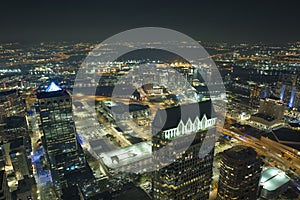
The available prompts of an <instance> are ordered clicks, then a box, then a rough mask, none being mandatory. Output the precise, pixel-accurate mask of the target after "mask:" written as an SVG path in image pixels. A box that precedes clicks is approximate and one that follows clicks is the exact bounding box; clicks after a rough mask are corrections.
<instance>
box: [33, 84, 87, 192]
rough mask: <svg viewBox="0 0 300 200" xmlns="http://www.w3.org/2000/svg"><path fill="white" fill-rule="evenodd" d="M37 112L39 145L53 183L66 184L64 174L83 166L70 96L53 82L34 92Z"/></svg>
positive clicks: (83, 161) (57, 184)
mask: <svg viewBox="0 0 300 200" xmlns="http://www.w3.org/2000/svg"><path fill="white" fill-rule="evenodd" d="M37 97H38V106H37V111H38V113H39V115H40V120H41V129H42V130H43V134H44V137H43V144H44V147H45V150H46V153H47V157H48V159H49V162H50V165H51V173H52V178H53V180H54V181H55V185H56V186H60V187H63V186H64V185H65V184H66V179H65V176H67V175H68V174H70V173H71V172H73V171H76V170H79V169H82V168H84V167H85V159H84V156H81V154H80V153H79V145H78V144H77V140H76V131H75V125H74V122H73V119H72V103H71V97H70V95H69V94H68V92H67V91H65V90H62V89H61V88H59V87H58V86H57V85H55V84H54V83H51V85H50V86H49V87H48V88H47V89H46V91H45V92H41V93H38V95H37Z"/></svg>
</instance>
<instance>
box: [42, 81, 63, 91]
mask: <svg viewBox="0 0 300 200" xmlns="http://www.w3.org/2000/svg"><path fill="white" fill-rule="evenodd" d="M61 90H62V89H61V87H59V86H58V85H56V84H55V83H54V82H51V84H50V85H49V86H48V87H47V89H46V90H45V91H46V92H56V91H61Z"/></svg>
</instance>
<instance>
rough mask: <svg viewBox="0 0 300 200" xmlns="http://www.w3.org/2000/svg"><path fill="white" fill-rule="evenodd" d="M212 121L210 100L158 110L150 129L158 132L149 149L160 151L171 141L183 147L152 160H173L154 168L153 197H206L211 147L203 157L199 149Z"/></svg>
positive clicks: (208, 183)
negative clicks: (177, 151)
mask: <svg viewBox="0 0 300 200" xmlns="http://www.w3.org/2000/svg"><path fill="white" fill-rule="evenodd" d="M196 105H197V106H196ZM181 111H184V112H183V113H181ZM165 117H166V118H165ZM164 118H165V119H164ZM215 123H216V118H214V117H212V113H211V102H210V101H206V102H200V103H195V104H188V105H182V106H180V107H172V108H167V109H165V110H158V112H157V114H156V117H155V119H154V122H153V129H154V130H153V131H154V132H155V131H157V134H156V135H155V136H153V140H152V143H153V147H152V150H153V151H160V150H162V148H164V147H166V145H170V143H172V146H173V147H175V146H176V147H175V148H177V149H180V148H185V150H184V151H179V153H178V154H177V155H174V151H172V150H171V151H170V152H169V153H167V154H163V156H159V154H157V156H155V159H154V160H155V162H157V163H160V164H163V163H164V162H165V159H169V158H170V159H173V158H174V160H173V161H172V163H171V164H169V165H167V166H164V167H163V168H161V169H157V170H156V171H154V172H153V199H160V200H163V199H168V200H171V199H173V200H175V199H178V200H179V199H180V200H181V199H203V200H204V199H208V197H209V191H210V184H211V178H212V165H213V152H214V148H212V149H211V150H210V151H209V153H207V154H206V155H205V156H204V157H201V156H200V155H199V153H200V149H201V146H202V144H203V141H204V138H205V137H206V133H207V130H209V129H214V128H215ZM162 124H163V125H162ZM161 125H162V127H160V126H161ZM156 128H157V130H155V129H156ZM214 130H215V129H214ZM188 141H192V142H191V143H190V142H188ZM171 149H172V148H171ZM168 154H169V155H170V157H169V158H167V157H168V156H167V155H168Z"/></svg>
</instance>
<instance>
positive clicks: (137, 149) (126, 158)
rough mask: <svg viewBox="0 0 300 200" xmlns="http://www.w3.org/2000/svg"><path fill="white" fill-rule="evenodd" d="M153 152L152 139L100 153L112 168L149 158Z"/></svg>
mask: <svg viewBox="0 0 300 200" xmlns="http://www.w3.org/2000/svg"><path fill="white" fill-rule="evenodd" d="M151 153H152V143H151V142H150V141H147V142H140V143H138V144H134V145H131V146H128V147H125V148H122V149H116V150H113V151H110V152H105V153H101V154H99V157H101V158H102V159H103V161H104V163H105V164H106V165H107V166H108V167H110V168H119V167H122V166H126V165H128V164H130V163H134V162H137V161H139V160H143V159H146V158H149V157H150V156H151Z"/></svg>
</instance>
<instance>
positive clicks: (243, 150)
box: [223, 145, 257, 162]
mask: <svg viewBox="0 0 300 200" xmlns="http://www.w3.org/2000/svg"><path fill="white" fill-rule="evenodd" d="M256 155H257V154H256V152H255V150H254V149H253V148H251V147H246V146H241V145H237V146H234V147H232V148H230V149H228V150H225V151H224V153H223V156H224V157H227V158H229V159H233V160H237V161H238V160H243V161H245V162H246V161H248V160H249V159H253V158H256Z"/></svg>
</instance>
